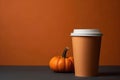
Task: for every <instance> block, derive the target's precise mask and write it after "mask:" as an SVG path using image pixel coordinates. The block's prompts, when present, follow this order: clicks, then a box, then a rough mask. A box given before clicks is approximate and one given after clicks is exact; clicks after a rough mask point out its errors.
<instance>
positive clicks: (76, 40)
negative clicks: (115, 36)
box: [71, 29, 102, 77]
mask: <svg viewBox="0 0 120 80" xmlns="http://www.w3.org/2000/svg"><path fill="white" fill-rule="evenodd" d="M71 37H72V47H73V57H74V68H75V76H77V77H88V76H96V75H98V67H99V56H100V47H101V37H102V33H101V32H100V31H99V30H98V29H74V30H73V32H72V33H71Z"/></svg>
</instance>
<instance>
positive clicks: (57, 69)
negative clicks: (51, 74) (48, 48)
mask: <svg viewBox="0 0 120 80" xmlns="http://www.w3.org/2000/svg"><path fill="white" fill-rule="evenodd" d="M59 60H60V57H59V56H58V59H57V63H56V71H58V72H59V68H58V66H59V65H58V62H59Z"/></svg>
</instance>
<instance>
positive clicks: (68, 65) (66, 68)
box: [49, 47, 74, 72]
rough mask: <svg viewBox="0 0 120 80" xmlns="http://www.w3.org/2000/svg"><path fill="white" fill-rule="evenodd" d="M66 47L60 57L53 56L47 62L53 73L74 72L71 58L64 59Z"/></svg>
mask: <svg viewBox="0 0 120 80" xmlns="http://www.w3.org/2000/svg"><path fill="white" fill-rule="evenodd" d="M68 49H69V48H68V47H66V48H65V49H64V51H63V54H62V56H55V57H53V58H52V59H51V60H50V62H49V67H50V69H52V70H53V71H55V72H73V71H74V62H73V57H71V56H70V57H66V53H67V51H68Z"/></svg>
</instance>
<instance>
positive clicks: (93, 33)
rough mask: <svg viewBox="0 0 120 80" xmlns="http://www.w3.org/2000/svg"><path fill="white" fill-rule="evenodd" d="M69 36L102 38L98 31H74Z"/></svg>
mask: <svg viewBox="0 0 120 80" xmlns="http://www.w3.org/2000/svg"><path fill="white" fill-rule="evenodd" d="M71 36H102V33H101V32H100V31H99V29H74V31H73V32H72V33H71Z"/></svg>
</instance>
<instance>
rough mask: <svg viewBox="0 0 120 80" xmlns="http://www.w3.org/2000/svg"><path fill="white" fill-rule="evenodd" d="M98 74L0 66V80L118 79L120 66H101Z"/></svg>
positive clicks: (47, 68) (36, 67)
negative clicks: (85, 75) (80, 74)
mask: <svg viewBox="0 0 120 80" xmlns="http://www.w3.org/2000/svg"><path fill="white" fill-rule="evenodd" d="M99 74H100V75H99V76H96V77H75V76H74V73H55V72H53V71H51V70H50V69H49V67H48V66H33V67H32V66H0V80H120V66H101V67H99Z"/></svg>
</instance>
